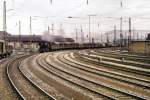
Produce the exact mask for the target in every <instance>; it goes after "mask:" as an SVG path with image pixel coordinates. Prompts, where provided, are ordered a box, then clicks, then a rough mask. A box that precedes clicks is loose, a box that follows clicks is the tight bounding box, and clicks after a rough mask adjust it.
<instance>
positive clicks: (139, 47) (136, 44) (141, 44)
mask: <svg viewBox="0 0 150 100" xmlns="http://www.w3.org/2000/svg"><path fill="white" fill-rule="evenodd" d="M149 37H150V35H148V37H147V39H146V40H137V41H132V42H131V44H130V46H129V51H130V52H133V53H139V54H146V55H150V38H149Z"/></svg>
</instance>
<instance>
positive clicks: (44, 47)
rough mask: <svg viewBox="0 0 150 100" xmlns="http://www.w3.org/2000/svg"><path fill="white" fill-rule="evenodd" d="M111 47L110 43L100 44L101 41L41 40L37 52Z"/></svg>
mask: <svg viewBox="0 0 150 100" xmlns="http://www.w3.org/2000/svg"><path fill="white" fill-rule="evenodd" d="M106 46H107V47H112V45H110V44H109V45H108V44H101V43H83V44H79V43H73V42H72V43H52V42H46V41H42V42H40V43H39V52H40V53H43V52H50V51H56V50H74V49H90V48H104V47H106Z"/></svg>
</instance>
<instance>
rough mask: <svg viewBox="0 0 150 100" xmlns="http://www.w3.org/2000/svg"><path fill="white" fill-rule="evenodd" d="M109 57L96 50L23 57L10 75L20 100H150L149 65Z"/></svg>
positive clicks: (12, 63)
mask: <svg viewBox="0 0 150 100" xmlns="http://www.w3.org/2000/svg"><path fill="white" fill-rule="evenodd" d="M89 52H90V54H88V53H89ZM105 55H106V52H105ZM105 55H103V54H102V55H101V53H99V52H98V51H93V50H92V51H90V50H85V51H84V50H83V51H61V52H51V53H43V54H36V55H19V56H18V57H12V58H11V59H9V60H8V61H7V63H8V64H7V66H6V73H7V74H6V75H7V77H8V79H9V82H10V83H11V86H12V87H13V88H12V89H13V91H14V92H15V95H16V97H17V98H18V99H27V100H33V99H34V100H43V99H44V100H56V99H57V100H74V99H75V100H101V99H106V100H116V99H118V100H144V99H147V100H148V99H150V77H149V75H150V73H149V68H147V67H149V64H147V63H145V62H142V61H140V63H139V62H135V61H134V60H126V61H128V62H123V61H122V60H120V58H119V57H120V54H119V55H117V54H115V55H116V56H117V57H118V58H115V57H113V56H111V54H109V53H108V54H107V55H106V56H105ZM112 55H114V54H112ZM121 55H122V54H121ZM128 56H129V58H133V57H136V56H130V55H128ZM141 59H147V57H142V58H141ZM2 63H3V61H2ZM138 63H139V65H138ZM144 64H145V66H144V67H142V65H144ZM137 71H138V72H137Z"/></svg>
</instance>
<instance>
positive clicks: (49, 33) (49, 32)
mask: <svg viewBox="0 0 150 100" xmlns="http://www.w3.org/2000/svg"><path fill="white" fill-rule="evenodd" d="M49 30H50V29H49V26H48V34H50V32H49Z"/></svg>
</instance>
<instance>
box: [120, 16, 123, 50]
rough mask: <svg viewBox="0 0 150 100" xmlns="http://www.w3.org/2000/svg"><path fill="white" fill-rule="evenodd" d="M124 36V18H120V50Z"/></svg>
mask: <svg viewBox="0 0 150 100" xmlns="http://www.w3.org/2000/svg"><path fill="white" fill-rule="evenodd" d="M122 42H123V34H122V17H121V18H120V50H121V49H122V44H123V43H122Z"/></svg>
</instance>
